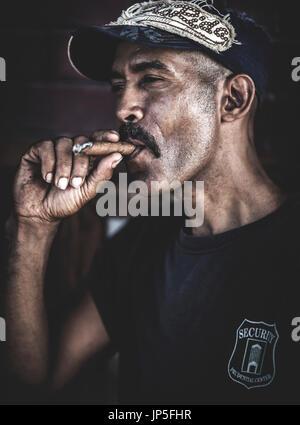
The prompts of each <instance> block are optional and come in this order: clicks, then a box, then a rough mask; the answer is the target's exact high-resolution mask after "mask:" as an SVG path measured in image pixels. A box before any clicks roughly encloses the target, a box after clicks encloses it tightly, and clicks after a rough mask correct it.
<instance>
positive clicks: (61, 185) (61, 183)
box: [58, 177, 69, 190]
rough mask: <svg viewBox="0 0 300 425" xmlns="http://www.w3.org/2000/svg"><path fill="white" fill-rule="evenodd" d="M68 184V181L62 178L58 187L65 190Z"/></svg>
mask: <svg viewBox="0 0 300 425" xmlns="http://www.w3.org/2000/svg"><path fill="white" fill-rule="evenodd" d="M68 184H69V180H68V179H67V178H66V177H62V178H61V179H59V182H58V187H59V188H60V189H61V190H66V189H67V187H68Z"/></svg>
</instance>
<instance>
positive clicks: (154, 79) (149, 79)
mask: <svg viewBox="0 0 300 425" xmlns="http://www.w3.org/2000/svg"><path fill="white" fill-rule="evenodd" d="M158 81H163V79H162V78H159V77H153V76H150V75H146V76H145V77H143V78H142V80H141V83H142V84H151V83H155V82H158Z"/></svg>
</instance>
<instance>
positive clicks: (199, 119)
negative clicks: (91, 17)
mask: <svg viewBox="0 0 300 425" xmlns="http://www.w3.org/2000/svg"><path fill="white" fill-rule="evenodd" d="M187 54H189V53H187V52H181V51H178V50H173V49H164V48H150V47H146V46H141V45H137V44H132V43H121V44H120V45H119V47H118V49H117V52H116V57H115V62H114V64H113V70H112V80H111V82H112V87H113V91H114V93H115V96H116V102H117V103H116V114H117V118H118V121H119V124H120V126H121V128H120V134H121V139H123V141H126V140H129V141H131V142H132V141H133V142H134V143H136V144H141V143H143V145H146V147H147V149H143V150H141V151H140V152H139V153H138V151H136V152H135V154H134V155H133V157H129V158H127V169H128V172H129V174H130V176H131V178H132V179H139V180H143V181H145V182H146V183H147V184H148V185H149V184H150V182H151V181H158V182H167V183H171V182H173V181H179V182H181V183H183V182H184V181H187V180H192V179H193V178H195V177H196V176H197V175H199V173H201V170H202V169H203V168H204V167H205V166H206V165H207V164H208V162H209V160H210V159H211V158H212V156H213V153H214V151H215V149H216V144H217V143H216V140H217V131H218V125H217V113H216V106H215V90H214V89H213V87H212V83H211V82H208V81H201V78H200V75H199V70H198V69H197V68H196V67H195V66H193V64H192V62H190V61H187V60H186V55H187ZM137 153H138V154H137Z"/></svg>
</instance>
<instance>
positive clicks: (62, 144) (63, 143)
mask: <svg viewBox="0 0 300 425" xmlns="http://www.w3.org/2000/svg"><path fill="white" fill-rule="evenodd" d="M55 142H56V149H58V150H60V149H62V150H66V149H72V146H73V141H72V139H69V138H67V137H60V138H58V139H56V141H55Z"/></svg>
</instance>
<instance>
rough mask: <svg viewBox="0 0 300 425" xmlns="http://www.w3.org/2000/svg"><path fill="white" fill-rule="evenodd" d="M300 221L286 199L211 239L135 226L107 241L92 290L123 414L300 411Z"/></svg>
mask: <svg viewBox="0 0 300 425" xmlns="http://www.w3.org/2000/svg"><path fill="white" fill-rule="evenodd" d="M299 222H300V202H299V200H298V197H292V198H291V199H290V200H289V201H287V202H286V203H285V204H284V205H283V206H282V207H281V208H280V209H278V210H277V211H276V212H274V213H272V214H270V215H269V216H267V217H265V218H263V219H261V220H259V221H257V222H255V223H252V224H249V225H247V226H244V227H241V228H239V229H235V230H233V231H229V232H226V233H223V234H219V235H215V236H211V237H210V236H209V237H192V236H189V235H188V234H187V233H186V232H185V230H184V227H183V222H182V219H175V218H137V219H134V220H133V221H132V222H131V223H130V224H129V225H128V226H127V227H126V228H125V229H124V230H123V231H121V232H120V233H119V234H118V235H117V236H116V237H115V238H114V239H112V240H111V241H110V242H109V244H108V246H106V249H105V251H104V252H102V253H100V255H99V257H98V258H97V261H96V262H95V269H94V273H93V276H94V283H93V285H92V286H91V290H92V294H93V296H94V300H95V302H96V305H97V307H98V309H99V312H100V315H101V317H102V320H103V322H104V325H105V327H106V329H107V332H108V334H109V336H110V338H111V341H112V343H113V344H114V345H115V347H116V349H117V350H118V351H119V352H120V377H119V379H120V382H119V389H120V394H119V395H120V403H121V404H200V405H202V404H273V403H274V404H286V403H288V404H298V403H299V402H300V342H299V343H297V342H294V341H293V339H292V331H293V327H292V321H293V319H294V318H296V317H300V278H299V277H300V273H299V272H300V250H299V242H300V238H299V237H300V225H299ZM95 273H96V277H97V278H96V279H95Z"/></svg>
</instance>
